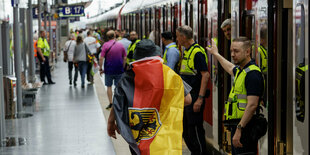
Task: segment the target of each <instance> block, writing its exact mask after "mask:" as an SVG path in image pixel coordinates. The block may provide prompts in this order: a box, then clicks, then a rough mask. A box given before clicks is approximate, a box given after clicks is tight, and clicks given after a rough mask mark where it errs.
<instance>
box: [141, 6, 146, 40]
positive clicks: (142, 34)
mask: <svg viewBox="0 0 310 155" xmlns="http://www.w3.org/2000/svg"><path fill="white" fill-rule="evenodd" d="M145 27H146V25H145V14H144V10H141V11H140V32H141V39H145V38H146V35H145Z"/></svg>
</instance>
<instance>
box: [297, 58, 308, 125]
mask: <svg viewBox="0 0 310 155" xmlns="http://www.w3.org/2000/svg"><path fill="white" fill-rule="evenodd" d="M307 70H308V65H305V64H304V63H301V64H299V65H298V66H297V68H296V81H295V82H296V104H295V111H296V118H297V120H299V121H301V122H304V120H305V95H306V94H305V72H306V71H307Z"/></svg>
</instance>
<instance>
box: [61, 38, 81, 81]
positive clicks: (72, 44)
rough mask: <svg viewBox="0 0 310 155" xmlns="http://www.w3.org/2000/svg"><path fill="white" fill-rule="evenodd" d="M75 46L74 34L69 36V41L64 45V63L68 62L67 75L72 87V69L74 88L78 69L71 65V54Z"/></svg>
mask: <svg viewBox="0 0 310 155" xmlns="http://www.w3.org/2000/svg"><path fill="white" fill-rule="evenodd" d="M75 46H76V41H75V35H74V33H72V34H70V40H68V41H67V42H66V43H65V49H64V55H65V56H64V61H65V62H66V61H68V73H69V84H70V85H72V70H73V67H74V86H76V81H77V78H78V73H79V70H78V67H77V66H76V65H74V63H73V54H74V49H75Z"/></svg>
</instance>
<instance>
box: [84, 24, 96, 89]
mask: <svg viewBox="0 0 310 155" xmlns="http://www.w3.org/2000/svg"><path fill="white" fill-rule="evenodd" d="M84 42H85V44H86V45H87V46H88V48H89V51H90V53H91V54H92V55H94V54H96V53H97V49H98V48H99V47H100V44H99V43H97V40H96V38H95V37H93V35H92V31H91V30H89V31H88V32H87V37H86V38H85V39H84ZM91 68H92V63H90V62H88V67H87V80H88V81H89V82H91V83H93V82H94V78H93V75H91V73H90V71H91Z"/></svg>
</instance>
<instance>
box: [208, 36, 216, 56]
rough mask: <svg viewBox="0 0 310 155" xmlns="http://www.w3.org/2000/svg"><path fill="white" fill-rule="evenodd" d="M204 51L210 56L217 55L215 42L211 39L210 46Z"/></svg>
mask: <svg viewBox="0 0 310 155" xmlns="http://www.w3.org/2000/svg"><path fill="white" fill-rule="evenodd" d="M206 49H207V51H208V52H209V53H210V54H212V55H214V54H216V53H218V48H217V47H216V43H215V41H214V40H213V39H212V44H211V46H207V47H206Z"/></svg>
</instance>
